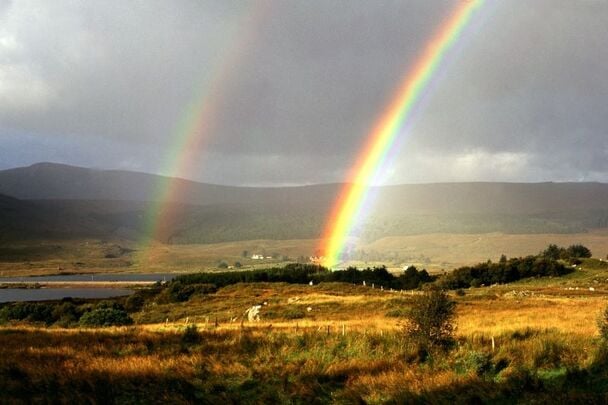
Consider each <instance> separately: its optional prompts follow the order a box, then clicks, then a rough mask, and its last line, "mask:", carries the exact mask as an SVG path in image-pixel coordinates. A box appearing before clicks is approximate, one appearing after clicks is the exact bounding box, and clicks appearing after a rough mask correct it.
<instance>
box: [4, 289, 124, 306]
mask: <svg viewBox="0 0 608 405" xmlns="http://www.w3.org/2000/svg"><path fill="white" fill-rule="evenodd" d="M133 292H134V291H133V290H129V289H127V288H37V289H32V288H29V289H25V288H4V289H0V303H2V302H14V301H51V300H60V299H62V298H66V297H72V298H112V297H123V296H126V295H131V294H133Z"/></svg>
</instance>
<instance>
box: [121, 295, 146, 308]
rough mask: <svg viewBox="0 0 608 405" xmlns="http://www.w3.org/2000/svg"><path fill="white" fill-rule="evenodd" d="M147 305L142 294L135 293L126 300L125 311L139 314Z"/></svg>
mask: <svg viewBox="0 0 608 405" xmlns="http://www.w3.org/2000/svg"><path fill="white" fill-rule="evenodd" d="M145 303H146V300H145V299H144V297H143V296H142V295H141V294H138V293H135V294H133V295H130V296H129V297H127V299H126V300H125V309H126V310H127V311H128V312H138V311H139V310H141V309H142V308H143V306H144V304H145Z"/></svg>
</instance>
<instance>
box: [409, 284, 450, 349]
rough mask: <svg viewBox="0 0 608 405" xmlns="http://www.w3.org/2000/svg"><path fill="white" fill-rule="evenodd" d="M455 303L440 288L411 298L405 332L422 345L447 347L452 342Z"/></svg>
mask: <svg viewBox="0 0 608 405" xmlns="http://www.w3.org/2000/svg"><path fill="white" fill-rule="evenodd" d="M455 312H456V303H455V302H454V301H453V300H451V299H450V297H449V296H448V295H447V294H446V293H445V292H444V291H441V290H431V291H429V292H426V293H424V294H423V295H418V296H416V297H414V299H413V300H412V307H411V309H410V313H409V315H408V317H407V323H406V324H405V326H404V328H405V333H406V335H407V336H409V337H411V338H414V339H415V340H416V341H417V342H418V343H420V344H422V345H423V346H424V347H429V346H440V347H447V346H449V345H450V344H451V343H452V342H453V333H454V318H455V316H456V313H455Z"/></svg>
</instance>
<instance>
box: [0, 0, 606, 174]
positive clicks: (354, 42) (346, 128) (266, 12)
mask: <svg viewBox="0 0 608 405" xmlns="http://www.w3.org/2000/svg"><path fill="white" fill-rule="evenodd" d="M264 4H265V5H264ZM456 4H457V1H456V0H434V1H430V0H416V1H408V2H403V1H391V0H382V1H363V0H361V1H358V0H357V1H352V0H351V1H343V0H335V1H326V0H314V1H307V2H301V1H295V0H293V1H267V2H258V3H251V2H240V1H204V2H197V1H183V2H177V3H169V2H161V1H146V2H122V1H105V2H77V1H68V0H65V1H62V2H60V4H59V5H58V4H57V2H53V3H52V4H51V3H49V2H44V1H35V0H29V1H27V0H24V1H21V2H14V3H10V2H4V3H3V2H1V1H0V140H2V138H3V136H4V137H5V138H6V139H8V134H9V133H10V134H11V137H12V138H11V139H13V138H14V137H15V136H16V135H15V134H19V133H23V134H27V135H28V137H27V140H28V142H30V144H32V145H33V146H34V147H33V149H34V150H38V151H40V150H43V149H44V147H48V148H49V150H52V149H53V148H55V149H57V148H59V149H61V148H60V146H61V145H62V144H65V142H66V139H74V137H78V138H80V139H82V140H81V141H80V142H78V147H77V148H76V147H75V148H74V152H73V154H77V153H76V149H79V148H80V149H82V150H83V153H82V155H84V156H87V157H90V159H87V160H90V161H91V162H92V163H91V165H94V166H101V167H114V166H119V165H122V166H123V167H131V166H132V167H136V168H139V169H140V170H147V171H153V172H162V170H163V168H164V167H166V160H167V159H166V158H163V156H164V155H166V154H167V151H168V150H169V149H170V148H171V146H172V145H173V144H175V142H176V139H177V137H178V132H179V131H178V128H179V123H180V120H183V119H184V115H185V112H186V111H187V107H188V105H189V104H190V103H191V102H192V101H193V98H196V96H197V95H198V96H199V97H204V96H206V98H205V100H206V101H207V103H209V105H211V106H212V107H213V114H212V116H213V122H212V125H211V127H210V128H211V129H210V132H209V134H206V135H205V142H204V145H205V146H204V148H203V149H201V150H200V159H199V164H198V170H197V171H194V172H192V173H189V174H188V176H189V177H191V178H194V179H201V180H205V181H211V182H215V183H230V184H294V183H317V182H333V181H341V180H343V179H344V175H345V173H346V172H347V171H348V169H349V166H350V165H351V164H352V162H353V161H354V158H355V156H356V155H357V153H358V150H359V148H360V146H361V144H362V142H363V141H364V139H365V137H366V136H367V134H368V133H369V131H370V129H371V128H372V127H373V125H374V122H375V121H376V120H377V119H378V117H379V116H380V114H381V112H382V111H383V109H384V108H385V105H386V104H387V102H388V101H389V100H390V98H391V97H392V95H393V92H394V90H395V88H396V87H397V86H398V84H399V83H400V81H401V80H402V78H403V75H404V74H405V73H406V72H407V71H408V70H409V69H410V67H411V65H412V63H413V62H414V61H415V59H416V57H417V56H418V55H419V54H420V53H421V51H422V49H423V47H424V45H425V43H426V41H427V40H428V38H429V37H430V36H431V35H432V34H433V33H434V32H435V31H436V29H437V27H438V25H439V24H440V22H441V21H443V19H444V18H445V17H446V16H447V15H448V13H449V11H450V9H451V8H452V7H453V6H454V5H456ZM486 4H487V5H486V6H484V7H486V11H485V19H484V21H483V25H482V26H481V27H480V28H479V29H478V30H477V31H473V32H471V33H470V34H469V35H468V36H467V37H466V38H465V39H464V40H463V41H462V44H461V47H460V48H459V50H458V51H457V52H455V53H454V55H453V57H452V58H449V63H447V64H446V65H445V67H444V72H443V78H442V79H441V80H440V81H439V82H438V83H437V85H436V88H435V90H434V91H433V92H432V93H431V95H430V97H429V99H428V105H427V106H426V108H425V109H424V111H423V112H422V113H421V114H420V115H419V116H418V117H417V120H416V123H415V125H414V127H413V128H412V129H411V131H409V133H407V134H404V135H403V138H404V139H405V142H404V144H403V147H402V148H401V149H400V150H399V151H398V153H397V155H396V158H395V160H394V166H393V167H391V168H389V170H390V172H391V173H390V176H388V177H389V179H388V180H387V181H389V182H392V183H399V182H404V181H445V180H450V179H452V180H467V179H469V180H505V179H506V180H510V181H526V180H533V181H537V180H571V179H595V180H604V181H608V167H607V164H606V163H605V161H606V159H605V158H604V157H605V155H606V152H607V151H608V136H607V134H606V130H607V128H608V102H606V101H607V100H608V81H607V80H605V72H607V71H608V69H607V68H608V48H606V46H605V44H606V43H608V29H607V28H606V24H605V21H608V2H607V1H603V0H597V1H596V0H578V1H571V0H533V1H524V0H514V1H508V2H502V1H487V2H486ZM252 16H255V17H252ZM248 17H249V18H248ZM237 24H240V25H239V26H237ZM218 66H220V67H222V69H221V71H220V72H219V73H218V72H217V69H218V68H217V67H218ZM217 77H221V81H220V82H221V84H220V85H219V89H218V88H217V84H218V83H212V84H210V83H209V80H211V81H212V82H213V80H216V81H217ZM205 78H207V81H205ZM214 78H216V79H214ZM70 137H71V138H70ZM24 139H25V138H24ZM36 139H41V140H40V141H36ZM42 139H44V142H43V141H42ZM87 139H89V140H87ZM9 144H10V145H15V144H16V143H14V142H12V143H9ZM34 144H36V145H34ZM41 145H47V146H41ZM52 145H55V146H52ZM87 145H90V147H91V150H88V151H85V149H87ZM100 145H105V146H100ZM139 145H141V148H138V146H139ZM140 149H141V150H140ZM96 150H100V151H103V153H99V154H98V155H95V151H96ZM15 153H17V154H18V153H19V152H18V151H14V152H13V153H12V154H13V155H14V154H15ZM10 154H11V152H7V154H5V155H0V158H2V159H4V157H2V156H9V155H10ZM35 156H37V157H38V156H40V153H36V154H35ZM53 157H57V158H60V159H61V160H63V161H65V162H66V163H77V162H79V161H80V160H79V159H75V158H70V157H69V156H67V157H66V156H65V154H55V155H53V156H49V160H51V159H53ZM7 159H8V157H7ZM32 159H33V157H32ZM488 159H490V160H491V159H494V160H495V161H494V162H492V163H491V164H490V163H488ZM23 160H25V158H24V159H21V160H19V159H13V160H11V161H15V162H16V161H23ZM0 163H3V166H6V165H7V164H8V163H7V162H0ZM286 168H288V169H286ZM436 168H441V169H440V170H438V169H436Z"/></svg>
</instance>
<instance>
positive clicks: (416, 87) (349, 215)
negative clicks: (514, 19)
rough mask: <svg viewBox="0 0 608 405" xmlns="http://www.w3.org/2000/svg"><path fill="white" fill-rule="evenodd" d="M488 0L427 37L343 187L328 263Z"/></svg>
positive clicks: (477, 0)
mask: <svg viewBox="0 0 608 405" xmlns="http://www.w3.org/2000/svg"><path fill="white" fill-rule="evenodd" d="M484 2H485V0H469V1H466V0H465V1H462V2H460V4H459V5H458V6H457V7H456V9H455V10H454V12H453V13H452V15H451V16H450V17H449V18H448V19H447V20H446V22H445V23H444V24H443V25H442V26H441V27H440V29H439V31H438V33H437V34H436V35H435V36H434V37H433V39H432V40H431V41H430V42H429V43H428V45H427V47H426V49H425V51H424V53H423V54H422V56H421V57H420V58H419V59H418V61H417V62H416V64H415V65H414V68H413V69H412V70H411V71H410V72H409V73H408V74H407V75H406V76H405V78H404V80H403V82H402V84H401V86H400V87H399V89H398V91H397V92H396V94H395V96H394V98H393V100H392V102H391V103H390V104H389V105H388V108H387V109H386V110H385V112H384V113H383V114H382V116H381V118H380V119H379V120H378V122H377V123H376V125H375V127H374V129H373V130H372V131H371V133H370V135H369V136H368V138H367V140H366V143H365V145H364V146H363V148H362V149H361V151H360V153H359V157H358V158H357V160H356V163H355V165H354V166H353V168H352V169H351V173H350V175H349V179H348V182H347V183H346V185H345V186H344V187H343V189H342V190H341V191H340V194H339V196H338V199H337V200H336V202H335V204H334V206H333V208H332V211H331V213H330V216H329V218H328V221H327V223H326V226H325V231H324V233H323V239H322V243H323V246H322V247H321V251H323V252H324V254H323V256H324V262H323V264H324V265H325V266H327V267H330V268H331V267H334V266H336V265H337V264H338V263H340V260H341V256H342V254H343V252H344V249H345V246H346V243H347V240H348V236H349V235H350V233H351V231H352V229H353V226H354V225H355V223H356V221H357V219H358V218H359V216H360V214H361V211H362V208H363V206H364V203H365V200H366V197H367V195H368V193H369V190H370V186H371V184H372V182H373V180H374V179H375V178H377V177H378V176H379V173H380V170H381V168H382V166H383V164H384V162H385V161H386V159H387V156H388V154H389V152H390V150H391V148H392V147H393V145H394V143H395V141H396V139H397V138H398V135H399V134H400V132H401V129H402V128H403V126H404V125H405V124H406V123H407V121H408V120H410V119H411V118H412V113H413V112H414V110H415V108H416V105H417V104H418V103H419V101H420V100H421V98H422V97H423V95H424V92H425V90H426V89H427V87H428V86H429V84H430V83H431V81H432V79H433V77H434V75H435V74H436V73H437V71H438V69H439V66H440V65H441V62H442V61H443V60H444V59H445V57H446V54H447V53H448V51H449V50H450V49H451V48H452V47H453V46H454V44H455V43H456V41H457V40H458V38H460V36H461V34H462V32H463V31H464V29H465V28H466V26H467V25H468V24H469V22H470V21H471V18H472V17H473V15H474V14H475V12H476V10H478V9H479V8H480V7H481V6H482V5H483V4H484Z"/></svg>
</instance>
